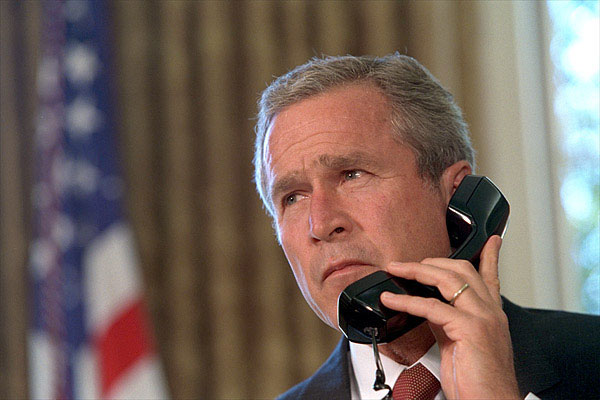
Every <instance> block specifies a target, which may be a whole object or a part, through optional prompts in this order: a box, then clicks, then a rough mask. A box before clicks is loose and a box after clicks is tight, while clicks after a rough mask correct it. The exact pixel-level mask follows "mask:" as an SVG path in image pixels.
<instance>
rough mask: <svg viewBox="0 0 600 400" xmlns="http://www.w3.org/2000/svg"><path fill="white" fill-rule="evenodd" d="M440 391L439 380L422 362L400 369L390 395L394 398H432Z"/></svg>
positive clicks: (431, 399) (417, 399) (404, 399)
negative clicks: (400, 371)
mask: <svg viewBox="0 0 600 400" xmlns="http://www.w3.org/2000/svg"><path fill="white" fill-rule="evenodd" d="M439 391H440V381H438V380H437V378H436V377H435V376H433V374H432V373H431V372H429V370H428V369H427V368H425V367H424V366H423V364H421V363H419V364H416V365H415V366H413V367H411V368H408V369H405V370H404V371H402V373H401V374H400V376H399V377H398V380H397V381H396V384H394V390H393V392H392V397H393V399H394V400H433V398H434V397H435V395H436V394H437V393H438V392H439Z"/></svg>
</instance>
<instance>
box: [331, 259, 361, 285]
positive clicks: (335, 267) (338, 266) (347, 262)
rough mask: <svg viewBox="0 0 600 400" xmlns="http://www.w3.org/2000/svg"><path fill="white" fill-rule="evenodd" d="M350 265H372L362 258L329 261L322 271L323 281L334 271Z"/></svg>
mask: <svg viewBox="0 0 600 400" xmlns="http://www.w3.org/2000/svg"><path fill="white" fill-rule="evenodd" d="M351 266H372V264H370V263H367V262H365V261H362V260H342V261H338V262H335V263H331V264H330V265H329V267H328V268H327V269H326V270H325V272H324V273H323V281H325V280H326V279H327V278H328V277H329V276H330V275H331V274H333V273H334V272H336V271H341V270H343V269H344V268H348V267H351Z"/></svg>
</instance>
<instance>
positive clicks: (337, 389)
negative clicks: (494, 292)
mask: <svg viewBox="0 0 600 400" xmlns="http://www.w3.org/2000/svg"><path fill="white" fill-rule="evenodd" d="M503 301H504V304H503V308H504V312H505V313H506V315H507V316H508V321H509V326H510V334H511V339H512V343H513V351H514V359H515V371H516V374H517V381H518V382H519V389H520V390H521V393H522V394H523V396H525V395H526V394H527V393H529V392H532V393H534V394H536V395H537V396H538V397H540V398H541V399H543V400H545V399H600V317H597V316H590V315H584V314H575V313H567V312H563V311H546V310H535V309H526V308H521V307H519V306H517V305H515V304H513V303H511V302H510V301H508V300H506V299H503ZM383 392H384V391H382V395H381V396H382V397H383V396H384V394H385V393H383ZM280 398H281V399H324V400H335V399H350V377H349V369H348V341H347V340H346V339H345V338H343V339H342V340H341V341H340V342H339V344H338V346H337V347H336V348H335V350H334V351H333V353H332V354H331V356H330V357H329V359H328V360H327V361H326V362H325V364H323V365H322V366H321V368H319V370H318V371H317V372H316V373H315V374H314V375H313V376H312V377H310V378H308V379H307V380H305V381H304V382H302V383H300V384H298V385H296V386H294V387H293V388H292V389H290V390H288V391H287V392H286V393H284V394H283V395H281V396H280Z"/></svg>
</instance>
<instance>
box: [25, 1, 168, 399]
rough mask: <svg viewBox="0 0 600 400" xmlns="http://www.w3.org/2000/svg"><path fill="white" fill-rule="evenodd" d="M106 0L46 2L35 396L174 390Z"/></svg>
mask: <svg viewBox="0 0 600 400" xmlns="http://www.w3.org/2000/svg"><path fill="white" fill-rule="evenodd" d="M108 22H109V21H108V15H107V9H106V3H105V1H82V0H74V1H55V0H52V1H45V2H43V33H42V46H41V48H42V50H41V56H40V66H39V77H38V92H39V93H38V95H39V99H40V101H39V115H38V123H37V129H36V134H35V144H34V145H35V149H34V152H35V154H36V157H35V159H36V178H35V183H34V188H33V194H32V199H33V203H34V238H33V241H32V245H31V253H30V269H31V277H32V279H31V281H32V297H33V298H32V302H31V304H32V306H33V317H32V324H31V331H30V337H29V344H30V346H29V364H30V388H31V397H32V398H46V399H47V398H61V399H63V398H64V399H71V398H87V399H92V398H93V399H96V398H120V399H124V398H144V399H146V398H166V397H167V396H168V394H167V391H166V384H165V379H164V376H163V374H162V370H161V366H160V363H159V361H158V357H157V356H156V353H155V350H154V345H153V339H152V335H151V333H150V332H151V328H150V325H149V320H148V318H147V315H146V310H145V307H144V302H143V301H142V290H141V289H142V287H141V278H140V275H139V271H138V259H137V255H136V252H135V250H134V249H135V243H134V240H133V237H132V235H131V231H130V229H129V227H128V225H127V223H126V221H125V219H124V216H123V212H122V207H121V203H122V200H123V189H124V188H123V181H122V180H121V178H120V176H119V170H118V166H117V164H118V163H117V156H116V151H115V126H114V122H113V120H112V114H111V100H112V99H111V89H110V88H111V82H110V80H109V78H110V76H111V71H110V63H109V61H110V60H109V47H108V44H109V42H108V37H109V31H108V26H109V25H108Z"/></svg>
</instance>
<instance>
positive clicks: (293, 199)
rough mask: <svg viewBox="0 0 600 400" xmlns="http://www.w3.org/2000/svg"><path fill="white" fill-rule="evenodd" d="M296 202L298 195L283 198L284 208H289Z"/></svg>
mask: <svg viewBox="0 0 600 400" xmlns="http://www.w3.org/2000/svg"><path fill="white" fill-rule="evenodd" d="M297 201H298V195H297V194H296V193H293V194H290V195H287V196H285V198H284V199H283V205H284V206H291V205H293V204H294V203H296V202H297Z"/></svg>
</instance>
